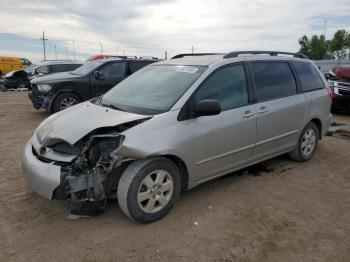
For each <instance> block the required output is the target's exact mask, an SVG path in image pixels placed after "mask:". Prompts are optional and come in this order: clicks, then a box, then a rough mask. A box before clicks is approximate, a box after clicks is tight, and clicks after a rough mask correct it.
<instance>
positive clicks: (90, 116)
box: [23, 51, 331, 223]
mask: <svg viewBox="0 0 350 262" xmlns="http://www.w3.org/2000/svg"><path fill="white" fill-rule="evenodd" d="M242 54H245V55H246V56H241V55H242ZM258 54H259V55H258ZM260 54H266V55H260ZM278 54H283V55H289V56H277V55H278ZM247 55H248V56H247ZM291 56H294V57H291ZM326 87H327V83H326V81H325V79H324V78H323V76H322V74H321V73H320V71H319V70H318V69H317V67H316V66H315V65H314V63H313V62H312V61H310V60H308V59H306V58H305V57H304V56H302V55H299V54H291V53H281V52H267V51H264V52H248V53H247V52H232V53H228V54H225V55H210V56H198V57H183V58H178V59H172V60H167V61H163V62H159V63H155V64H153V65H150V66H147V67H145V68H143V69H142V70H140V71H139V72H137V73H135V74H133V75H131V76H130V77H128V78H127V79H125V80H124V81H123V82H121V83H119V84H118V85H117V86H115V87H114V88H113V89H112V90H110V91H109V92H107V93H106V94H105V95H103V96H102V97H99V98H96V99H93V100H90V101H88V102H85V103H81V104H79V105H76V106H74V107H71V108H69V109H67V110H65V111H62V112H59V113H58V114H55V115H53V116H52V117H49V118H47V119H46V120H45V121H44V122H42V123H41V124H40V126H39V127H38V129H37V130H36V131H35V133H34V135H33V137H32V138H31V139H30V141H29V142H28V144H27V146H26V147H25V151H24V156H23V167H24V170H25V173H26V177H27V181H28V183H29V185H30V187H31V188H32V189H33V190H35V191H36V192H38V193H40V194H41V195H43V196H45V197H47V198H49V199H52V198H57V199H70V200H71V204H74V205H76V206H78V207H79V208H78V210H87V209H88V208H89V207H90V208H91V209H93V210H96V209H103V208H104V207H105V200H106V198H108V197H111V196H114V197H115V196H117V198H118V202H119V205H120V207H121V210H122V211H123V212H124V213H125V214H126V215H127V216H129V217H130V218H132V219H134V220H136V221H139V222H142V223H148V222H152V221H155V220H157V219H159V218H161V217H163V216H164V215H165V214H166V213H167V212H168V211H169V210H170V209H171V207H172V205H173V204H174V203H175V201H176V200H177V198H178V197H179V195H180V193H181V191H182V190H188V189H191V188H193V187H195V186H198V185H200V184H202V183H204V182H206V181H208V180H211V179H214V178H217V177H219V176H223V175H225V174H227V173H230V172H232V171H234V170H238V169H241V168H244V167H247V166H249V165H252V164H255V163H258V162H260V161H264V160H266V159H269V158H272V157H275V156H277V155H281V154H285V153H289V154H290V156H291V157H292V158H293V159H295V160H297V161H301V162H302V161H307V160H310V159H311V158H312V157H313V155H314V153H315V150H316V148H317V145H318V141H319V139H321V138H322V135H324V134H325V133H326V132H327V130H328V127H329V125H330V121H331V114H330V105H331V98H330V96H329V93H328V90H327V88H326ZM67 127H69V128H67Z"/></svg>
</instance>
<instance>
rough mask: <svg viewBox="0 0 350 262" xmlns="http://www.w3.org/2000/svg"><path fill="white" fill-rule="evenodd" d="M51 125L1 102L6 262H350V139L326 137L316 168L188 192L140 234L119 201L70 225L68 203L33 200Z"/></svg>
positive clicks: (289, 166)
mask: <svg viewBox="0 0 350 262" xmlns="http://www.w3.org/2000/svg"><path fill="white" fill-rule="evenodd" d="M47 116H48V114H47V113H46V112H44V111H36V110H35V109H33V108H32V106H31V104H30V102H29V100H28V98H27V93H25V92H1V93H0V150H1V151H0V152H1V153H0V261H9V260H10V261H77V260H82V261H145V260H146V261H173V260H176V261H349V257H350V139H349V137H348V136H347V135H346V134H338V135H335V136H333V137H325V138H324V139H323V140H322V141H321V142H320V144H319V149H318V151H317V153H316V155H315V157H314V158H313V159H312V160H311V161H309V162H306V163H297V162H294V161H291V160H289V159H288V158H287V157H285V156H282V157H279V158H276V159H273V160H269V161H267V162H264V163H263V164H261V165H257V166H255V167H253V168H250V169H248V170H245V171H244V172H236V173H234V174H231V175H229V176H226V177H223V178H220V179H217V180H215V181H212V182H209V183H206V184H204V185H202V186H199V187H197V188H195V189H193V190H192V191H189V192H185V193H183V194H182V196H181V197H180V199H179V201H178V202H177V203H176V204H175V206H174V208H173V209H172V211H171V212H170V213H169V214H168V215H167V216H166V217H165V218H163V219H161V220H159V221H157V222H155V223H152V224H148V225H141V224H137V223H134V222H132V221H131V220H130V219H129V218H127V217H126V216H125V215H124V214H123V213H122V212H121V210H120V209H119V207H118V204H117V202H116V201H110V202H109V203H108V208H107V209H106V212H105V213H104V214H102V215H99V216H97V217H91V218H80V219H77V220H71V219H68V218H67V217H68V213H69V210H68V208H67V206H66V205H65V204H64V203H62V202H58V201H49V200H46V199H43V198H41V197H40V196H38V195H36V194H31V193H28V192H27V191H26V185H25V181H24V178H23V176H22V170H21V166H20V157H21V150H22V148H23V146H24V144H25V143H26V142H27V140H28V139H29V138H30V136H31V135H32V133H33V131H34V129H35V128H36V126H37V125H38V124H39V123H40V122H41V121H42V120H43V119H44V118H46V117H47ZM334 120H336V121H339V122H346V123H349V124H350V116H335V117H334ZM67 128H69V127H67ZM349 130H350V129H349Z"/></svg>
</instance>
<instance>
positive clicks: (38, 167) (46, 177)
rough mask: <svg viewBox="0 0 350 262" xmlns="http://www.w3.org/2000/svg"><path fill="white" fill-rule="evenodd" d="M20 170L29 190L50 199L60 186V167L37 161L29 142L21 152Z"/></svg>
mask: <svg viewBox="0 0 350 262" xmlns="http://www.w3.org/2000/svg"><path fill="white" fill-rule="evenodd" d="M22 169H23V174H24V177H25V179H26V182H27V185H28V188H29V190H30V191H34V192H36V193H38V194H39V195H41V196H43V197H45V198H47V199H52V197H53V193H54V191H55V189H56V188H57V187H58V186H59V185H60V181H61V167H60V166H56V165H54V164H53V163H45V162H42V161H40V160H38V159H37V157H36V156H35V155H34V154H33V149H32V143H31V140H29V142H28V143H27V144H26V146H25V148H24V151H23V155H22Z"/></svg>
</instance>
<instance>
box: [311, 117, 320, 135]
mask: <svg viewBox="0 0 350 262" xmlns="http://www.w3.org/2000/svg"><path fill="white" fill-rule="evenodd" d="M310 122H312V123H314V124H315V125H316V126H317V129H318V135H319V139H322V131H323V130H322V128H323V127H322V121H321V120H320V119H319V118H317V117H314V118H312V119H311V120H310Z"/></svg>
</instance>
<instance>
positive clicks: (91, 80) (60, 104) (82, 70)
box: [29, 57, 159, 112]
mask: <svg viewBox="0 0 350 262" xmlns="http://www.w3.org/2000/svg"><path fill="white" fill-rule="evenodd" d="M157 61H159V60H157V59H144V58H127V57H125V58H113V59H100V60H95V61H87V62H85V63H84V65H83V66H81V67H79V68H78V69H76V70H75V71H72V72H67V73H62V74H54V75H50V76H43V77H39V78H36V79H33V80H32V81H31V85H32V92H31V93H29V98H30V99H31V100H32V103H33V106H34V108H36V109H40V108H45V109H46V110H48V111H51V112H58V111H61V110H63V109H65V108H67V107H70V106H72V105H75V104H77V103H79V102H82V101H85V100H89V99H91V98H94V97H97V96H101V95H102V94H104V93H105V92H107V91H108V90H109V89H111V88H112V87H113V86H115V85H116V84H117V83H119V82H120V81H122V80H123V79H124V78H126V77H128V76H129V75H131V74H132V73H134V72H136V71H137V70H139V69H141V68H142V67H144V66H146V65H148V64H151V63H154V62H157Z"/></svg>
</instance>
